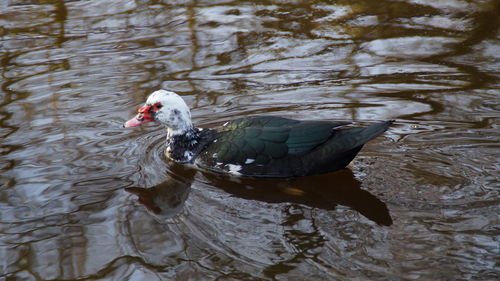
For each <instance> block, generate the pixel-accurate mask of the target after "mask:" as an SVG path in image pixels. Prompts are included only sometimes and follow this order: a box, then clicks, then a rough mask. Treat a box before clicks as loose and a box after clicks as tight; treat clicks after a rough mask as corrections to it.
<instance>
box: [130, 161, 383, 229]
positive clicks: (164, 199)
mask: <svg viewBox="0 0 500 281" xmlns="http://www.w3.org/2000/svg"><path fill="white" fill-rule="evenodd" d="M197 172H198V171H196V170H194V169H190V168H186V167H184V166H181V165H176V164H174V165H171V166H170V171H169V173H168V179H167V180H166V181H164V182H162V183H161V184H158V185H156V186H153V187H150V188H141V187H129V188H126V189H125V190H126V191H128V192H130V193H133V194H135V195H137V196H138V202H140V203H141V204H143V205H144V206H145V207H146V208H147V209H148V210H149V211H151V212H153V213H155V214H156V215H161V217H163V218H170V217H173V216H174V215H176V214H177V213H179V212H180V211H181V210H182V208H183V206H184V202H185V201H186V200H187V199H188V196H189V192H190V190H191V184H192V183H193V181H194V178H195V174H196V173H197ZM203 175H204V177H205V178H206V179H207V181H208V184H210V185H212V186H215V187H217V188H220V189H222V190H224V191H225V192H227V193H229V194H231V195H233V196H235V197H239V198H243V199H250V200H259V201H263V202H268V203H284V202H289V203H296V204H302V205H306V206H310V207H313V208H320V209H325V210H334V209H335V208H336V206H337V205H343V206H347V207H349V208H351V209H353V210H355V211H357V212H359V213H360V214H362V215H363V216H365V217H366V218H368V219H370V220H372V221H374V222H376V223H377V224H379V225H385V226H389V225H391V224H392V218H391V216H390V214H389V210H388V209H387V206H386V204H385V203H384V202H382V201H381V200H379V199H378V198H377V197H375V195H373V194H371V193H370V192H368V191H366V190H363V189H361V182H360V181H358V180H357V179H356V178H355V177H354V174H353V173H352V171H351V170H349V169H343V170H340V171H337V172H334V173H329V174H325V175H320V176H309V177H300V178H293V179H257V178H242V177H239V178H233V177H229V176H226V175H217V174H211V173H203Z"/></svg>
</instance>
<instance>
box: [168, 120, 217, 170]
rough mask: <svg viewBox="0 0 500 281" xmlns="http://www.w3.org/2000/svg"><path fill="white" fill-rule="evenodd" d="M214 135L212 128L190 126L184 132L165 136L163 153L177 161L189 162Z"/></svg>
mask: <svg viewBox="0 0 500 281" xmlns="http://www.w3.org/2000/svg"><path fill="white" fill-rule="evenodd" d="M214 135H215V131H214V130H209V129H199V128H192V129H190V130H188V131H186V132H185V133H184V134H177V135H169V136H167V148H166V151H165V155H166V156H167V157H168V158H169V159H171V160H173V161H175V162H179V163H191V162H193V160H194V159H195V158H196V156H198V154H199V153H200V152H201V151H202V150H203V149H205V147H206V145H207V144H209V143H210V142H211V141H212V140H213V138H214Z"/></svg>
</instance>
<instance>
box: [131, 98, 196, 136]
mask: <svg viewBox="0 0 500 281" xmlns="http://www.w3.org/2000/svg"><path fill="white" fill-rule="evenodd" d="M138 112H139V113H138V114H137V115H136V116H135V117H134V118H132V119H130V120H128V121H127V122H125V124H124V127H125V128H130V127H136V126H139V125H142V124H144V123H148V122H151V121H157V122H160V123H162V124H164V125H165V126H167V128H168V135H169V136H174V135H180V134H185V133H186V132H188V131H190V130H192V129H193V123H192V122H191V113H190V111H189V107H188V106H187V104H186V103H185V102H184V100H183V99H182V98H181V97H180V96H179V95H177V94H176V93H174V92H170V91H166V90H158V91H155V92H153V93H152V94H151V95H149V97H148V99H147V100H146V104H145V105H144V106H142V107H141V108H139V110H138Z"/></svg>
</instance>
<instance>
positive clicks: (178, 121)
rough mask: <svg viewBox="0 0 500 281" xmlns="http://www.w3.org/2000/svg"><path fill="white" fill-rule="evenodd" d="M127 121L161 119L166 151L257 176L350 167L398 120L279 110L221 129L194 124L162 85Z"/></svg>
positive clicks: (130, 124)
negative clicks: (353, 123)
mask: <svg viewBox="0 0 500 281" xmlns="http://www.w3.org/2000/svg"><path fill="white" fill-rule="evenodd" d="M138 111H139V113H138V114H137V116H135V117H134V118H132V119H130V120H129V121H127V122H126V123H125V124H124V127H126V128H129V127H135V126H139V125H142V124H144V123H147V122H151V121H157V122H160V123H162V124H164V125H165V126H166V127H167V148H166V156H167V157H168V158H169V159H171V160H173V161H175V162H179V163H189V164H194V165H195V166H196V167H197V168H199V169H202V170H208V171H211V172H216V173H229V174H233V175H241V176H251V177H274V178H283V177H296V176H309V175H317V174H323V173H328V172H333V171H336V170H340V169H343V168H345V167H346V166H347V165H348V164H349V162H351V160H352V159H353V158H354V157H355V156H356V154H357V153H358V152H359V151H360V149H361V148H362V147H363V145H364V144H365V143H366V142H367V141H369V140H371V139H373V138H375V137H377V136H379V135H381V134H382V133H383V132H384V131H386V130H387V128H388V127H389V126H390V125H391V124H392V122H393V121H392V120H389V121H385V122H381V123H377V124H374V125H371V126H368V127H363V128H339V127H341V126H345V125H348V124H350V123H349V122H333V121H300V120H294V119H288V118H283V117H275V116H252V117H243V118H238V119H235V120H232V121H229V122H227V123H225V124H224V125H223V126H222V127H220V128H218V129H202V128H196V127H194V126H193V123H192V121H191V113H190V110H189V107H188V106H187V105H186V103H185V102H184V100H183V99H182V98H181V97H180V96H179V95H177V94H176V93H174V92H170V91H166V90H158V91H155V92H153V93H152V94H151V95H150V96H149V97H148V98H147V100H146V104H145V105H144V106H142V107H141V108H139V110H138Z"/></svg>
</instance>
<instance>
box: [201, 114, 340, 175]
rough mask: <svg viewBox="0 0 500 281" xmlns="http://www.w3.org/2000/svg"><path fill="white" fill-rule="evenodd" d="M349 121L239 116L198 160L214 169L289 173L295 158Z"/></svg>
mask: <svg viewBox="0 0 500 281" xmlns="http://www.w3.org/2000/svg"><path fill="white" fill-rule="evenodd" d="M346 124H349V123H346V122H328V121H298V120H293V119H287V118H281V117H271V116H259V117H250V118H243V119H237V120H234V121H231V122H229V123H228V124H226V125H225V126H224V127H223V129H222V130H221V131H220V132H219V136H218V137H217V138H216V140H214V142H212V144H210V145H209V146H208V147H207V148H206V149H205V150H204V151H203V152H202V153H201V154H200V156H199V157H198V161H197V164H198V165H200V166H202V167H204V168H208V169H211V170H214V171H218V170H220V171H221V172H228V171H230V172H241V173H244V174H252V175H255V174H259V175H266V174H273V176H278V175H276V174H279V176H281V175H282V173H285V174H288V173H290V171H287V170H289V169H293V167H292V166H293V163H294V160H298V158H299V157H300V156H302V155H304V154H306V153H307V152H309V151H311V150H313V149H314V148H316V147H318V146H319V145H321V144H323V143H325V142H326V141H327V140H328V139H329V138H330V137H331V135H332V132H333V129H334V128H335V127H338V126H342V125H346ZM283 176H284V175H283Z"/></svg>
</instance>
